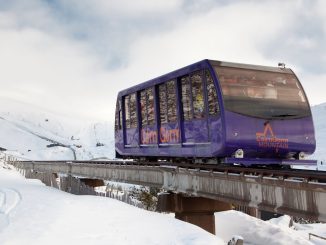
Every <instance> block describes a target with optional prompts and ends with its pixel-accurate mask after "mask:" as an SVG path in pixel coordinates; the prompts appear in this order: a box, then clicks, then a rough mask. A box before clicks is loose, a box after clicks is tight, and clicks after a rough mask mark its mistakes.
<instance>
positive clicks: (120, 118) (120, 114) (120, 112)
mask: <svg viewBox="0 0 326 245" xmlns="http://www.w3.org/2000/svg"><path fill="white" fill-rule="evenodd" d="M118 103H119V129H122V108H121V100H120V99H119V100H118Z"/></svg>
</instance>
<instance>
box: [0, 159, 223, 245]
mask: <svg viewBox="0 0 326 245" xmlns="http://www.w3.org/2000/svg"><path fill="white" fill-rule="evenodd" d="M0 244H12V245H13V244H15V245H23V244H35V245H36V244H42V245H43V244H79V245H83V244H156V245H160V244H162V245H165V244H198V245H199V244H205V245H206V244H207V245H209V244H212V245H213V244H214V245H219V244H224V242H223V240H221V239H219V238H218V237H216V236H214V235H212V234H210V233H208V232H206V231H204V230H203V229H201V228H199V227H197V226H194V225H191V224H188V223H185V222H181V221H178V220H176V219H174V218H173V217H171V216H170V215H164V214H159V213H154V212H149V211H145V210H143V209H139V208H136V207H133V206H130V205H127V204H125V203H122V202H119V201H117V200H113V199H110V198H105V197H96V196H76V195H71V194H68V193H65V192H62V191H59V190H56V189H54V188H50V187H46V186H44V185H43V184H42V183H41V182H40V181H38V180H26V179H24V178H23V177H22V176H20V175H19V174H18V173H17V172H15V171H11V170H8V169H3V168H2V164H1V163H0Z"/></svg>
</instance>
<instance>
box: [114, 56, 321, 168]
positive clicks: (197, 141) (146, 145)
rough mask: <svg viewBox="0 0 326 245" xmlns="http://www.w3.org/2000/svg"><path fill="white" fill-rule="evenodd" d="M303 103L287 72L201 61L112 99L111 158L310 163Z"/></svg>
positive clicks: (308, 119) (310, 133)
mask: <svg viewBox="0 0 326 245" xmlns="http://www.w3.org/2000/svg"><path fill="white" fill-rule="evenodd" d="M315 146H316V141H315V136H314V125H313V120H312V115H311V110H310V106H309V103H308V100H307V97H306V95H305V92H304V90H303V88H302V86H301V84H300V82H299V80H298V78H297V77H296V75H295V74H294V73H293V71H292V70H291V69H288V68H284V67H267V66H257V65H248V64H239V63H229V62H221V61H214V60H203V61H200V62H197V63H195V64H192V65H189V66H186V67H184V68H181V69H179V70H176V71H173V72H171V73H168V74H166V75H163V76H160V77H158V78H155V79H152V80H150V81H147V82H145V83H141V84H139V85H136V86H134V87H131V88H128V89H126V90H123V91H121V92H120V93H119V94H118V98H117V104H116V115H115V149H116V157H118V158H132V159H150V160H159V159H162V160H163V159H164V160H175V161H185V160H187V161H196V162H207V163H225V164H241V165H246V166H248V165H269V164H277V165H296V164H304V165H306V164H315V163H316V161H313V160H306V159H305V156H306V155H309V154H312V153H313V152H314V150H315Z"/></svg>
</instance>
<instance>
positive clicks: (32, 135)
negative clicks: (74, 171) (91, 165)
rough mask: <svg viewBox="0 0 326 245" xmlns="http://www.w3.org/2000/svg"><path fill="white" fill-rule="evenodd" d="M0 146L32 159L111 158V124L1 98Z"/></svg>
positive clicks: (112, 153) (11, 152)
mask: <svg viewBox="0 0 326 245" xmlns="http://www.w3.org/2000/svg"><path fill="white" fill-rule="evenodd" d="M0 104H1V107H0V148H3V149H6V150H7V152H9V153H10V154H13V155H16V156H19V157H22V158H25V159H31V160H44V159H49V160H73V159H74V158H75V157H76V159H78V160H88V159H94V158H113V157H114V149H113V145H114V143H113V142H114V139H113V125H112V124H111V123H109V122H101V123H91V122H85V121H83V120H80V119H76V118H72V117H70V116H66V115H60V114H56V113H53V112H49V111H47V110H46V109H44V108H41V107H36V106H34V105H29V104H24V103H20V102H18V101H14V100H11V99H6V98H0Z"/></svg>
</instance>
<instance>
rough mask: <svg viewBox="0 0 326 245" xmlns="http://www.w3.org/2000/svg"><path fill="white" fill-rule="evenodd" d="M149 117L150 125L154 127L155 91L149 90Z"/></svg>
mask: <svg viewBox="0 0 326 245" xmlns="http://www.w3.org/2000/svg"><path fill="white" fill-rule="evenodd" d="M147 115H148V118H147V119H148V121H147V123H148V125H153V124H154V121H155V115H154V94H153V89H152V88H149V89H147Z"/></svg>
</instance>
